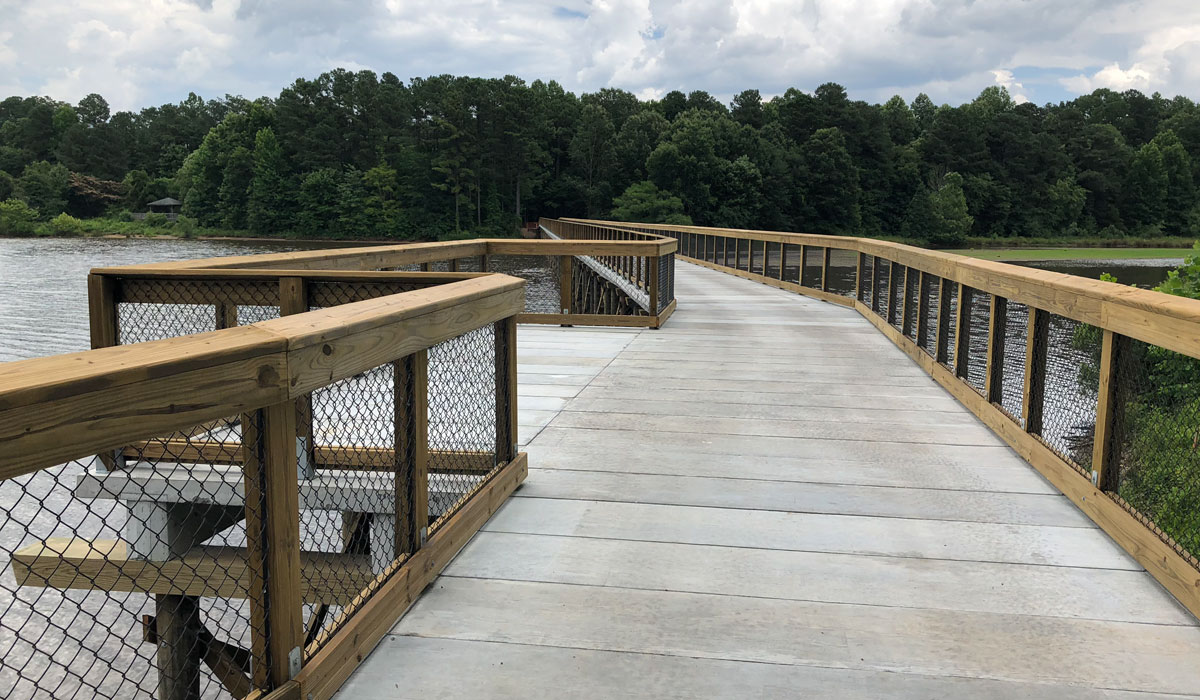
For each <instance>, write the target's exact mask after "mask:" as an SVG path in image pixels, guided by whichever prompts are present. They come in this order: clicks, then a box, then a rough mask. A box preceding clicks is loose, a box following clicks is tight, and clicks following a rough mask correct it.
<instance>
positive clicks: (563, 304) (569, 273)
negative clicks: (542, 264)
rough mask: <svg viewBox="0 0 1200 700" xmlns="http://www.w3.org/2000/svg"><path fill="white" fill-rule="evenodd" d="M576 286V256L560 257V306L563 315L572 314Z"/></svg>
mask: <svg viewBox="0 0 1200 700" xmlns="http://www.w3.org/2000/svg"><path fill="white" fill-rule="evenodd" d="M574 284H575V256H574V255H560V256H559V258H558V306H559V308H560V309H561V310H562V313H564V314H569V313H571V306H572V304H571V296H572V295H571V290H572V287H573V286H574Z"/></svg>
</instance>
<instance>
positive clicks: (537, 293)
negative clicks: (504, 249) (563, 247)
mask: <svg viewBox="0 0 1200 700" xmlns="http://www.w3.org/2000/svg"><path fill="white" fill-rule="evenodd" d="M488 271H489V272H502V273H504V274H506V275H512V276H513V277H520V278H521V279H523V280H525V282H526V285H525V312H526V313H531V314H557V313H562V303H561V302H562V297H561V295H560V291H559V289H560V286H561V283H562V277H561V275H560V274H559V257H558V256H557V255H493V256H491V257H490V258H489V259H488Z"/></svg>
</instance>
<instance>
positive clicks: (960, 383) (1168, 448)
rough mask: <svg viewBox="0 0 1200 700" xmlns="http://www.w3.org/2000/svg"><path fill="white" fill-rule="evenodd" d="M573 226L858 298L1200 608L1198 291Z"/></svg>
mask: <svg viewBox="0 0 1200 700" xmlns="http://www.w3.org/2000/svg"><path fill="white" fill-rule="evenodd" d="M572 223H573V224H574V225H575V226H576V227H577V228H578V229H581V230H583V233H581V234H580V235H581V236H586V230H587V229H588V228H594V229H595V230H597V231H605V230H611V229H613V228H618V229H619V228H628V229H630V230H636V231H638V232H641V233H652V234H657V235H668V236H673V237H675V238H677V239H678V240H679V245H680V256H681V257H682V259H684V260H687V261H689V262H692V263H696V264H699V265H703V266H705V267H710V268H712V269H716V270H720V271H722V272H727V273H729V274H734V275H737V276H740V277H744V278H747V279H752V280H756V281H759V282H762V283H764V284H769V285H772V286H775V287H779V288H782V289H786V290H789V291H793V292H797V293H800V294H804V295H807V296H811V297H815V298H818V299H822V300H825V301H829V302H832V303H835V304H840V305H842V306H848V307H852V308H854V309H856V310H857V311H859V312H860V313H861V314H862V315H863V316H865V317H866V318H867V319H868V320H870V321H871V323H873V324H874V325H875V326H876V327H877V328H878V329H879V330H880V331H881V332H883V333H884V334H885V335H886V336H887V337H888V338H890V339H891V340H892V341H893V342H894V343H895V344H896V345H897V346H899V347H900V348H901V349H903V350H904V351H905V352H906V353H907V354H908V355H909V356H910V357H911V358H912V359H913V360H914V361H915V362H916V363H917V364H918V365H920V366H921V367H922V368H923V369H924V370H925V371H926V372H928V373H929V374H930V375H931V376H932V377H933V378H934V379H935V380H937V381H938V383H940V384H941V385H942V386H944V387H945V388H946V389H947V390H949V391H950V392H951V393H952V394H953V395H954V396H955V397H956V398H957V399H958V400H959V401H960V402H962V403H963V405H965V406H966V407H967V408H969V409H970V410H971V411H972V412H973V413H974V414H975V415H977V416H978V417H979V418H980V419H981V420H983V421H984V423H986V424H987V425H988V426H989V427H990V428H991V429H992V430H993V431H994V432H995V433H996V434H997V435H999V436H1000V437H1001V438H1003V439H1004V440H1005V441H1006V442H1007V443H1008V444H1009V445H1011V446H1012V447H1013V449H1015V450H1016V451H1017V452H1018V453H1019V454H1020V455H1021V456H1022V457H1024V458H1025V459H1026V460H1027V461H1028V462H1029V463H1030V464H1032V465H1033V466H1034V467H1035V468H1037V469H1038V471H1040V472H1041V473H1042V474H1043V475H1044V476H1045V477H1046V478H1047V479H1048V480H1049V481H1050V482H1051V483H1053V484H1054V485H1055V487H1057V488H1058V489H1059V490H1060V491H1061V492H1062V493H1063V494H1065V495H1066V496H1067V497H1069V498H1070V499H1071V500H1072V501H1073V502H1074V503H1075V504H1076V505H1077V506H1078V507H1079V508H1080V509H1081V510H1082V511H1083V512H1084V513H1086V514H1087V515H1088V517H1090V518H1091V519H1092V520H1093V521H1095V522H1096V523H1097V524H1098V525H1100V527H1101V528H1103V529H1104V530H1105V532H1107V533H1108V534H1109V535H1110V536H1111V537H1112V538H1113V539H1114V540H1115V541H1116V542H1117V543H1118V544H1119V545H1120V546H1121V547H1123V548H1124V549H1125V550H1126V551H1128V552H1129V553H1130V554H1131V555H1132V556H1133V557H1134V558H1135V559H1137V561H1138V562H1139V563H1141V564H1142V566H1144V567H1146V569H1147V570H1148V571H1149V572H1150V573H1151V574H1153V575H1154V577H1155V578H1157V579H1158V580H1159V581H1160V582H1161V583H1162V585H1163V586H1164V587H1165V588H1166V589H1167V590H1168V591H1170V592H1171V593H1172V594H1173V595H1174V596H1175V597H1176V598H1177V599H1178V600H1179V601H1180V602H1181V603H1183V605H1184V606H1186V607H1187V608H1188V609H1189V610H1190V611H1191V612H1192V613H1193V614H1196V615H1200V560H1198V559H1197V555H1198V554H1200V515H1198V514H1200V380H1197V377H1200V360H1198V359H1197V358H1200V301H1197V300H1193V299H1186V298H1180V297H1175V296H1170V295H1167V294H1162V293H1158V292H1154V291H1149V290H1143V289H1137V288H1133V287H1128V286H1122V285H1119V284H1113V283H1109V282H1103V281H1098V280H1090V279H1084V278H1080V277H1076V276H1072V275H1065V274H1061V273H1056V272H1050V271H1047V270H1038V269H1033V268H1026V267H1018V266H1014V265H1007V264H1004V263H997V262H989V261H983V260H975V259H972V258H967V257H963V256H959V255H953V254H949V253H942V252H936V251H930V250H925V249H921V248H916V247H912V246H907V245H902V244H897V243H889V242H885V241H877V240H873V239H869V238H851V237H839V236H820V235H809V234H793V233H778V232H768V231H742V230H731V229H718V228H704V227H695V226H666V225H652V224H623V223H614V222H589V221H582V220H579V221H572Z"/></svg>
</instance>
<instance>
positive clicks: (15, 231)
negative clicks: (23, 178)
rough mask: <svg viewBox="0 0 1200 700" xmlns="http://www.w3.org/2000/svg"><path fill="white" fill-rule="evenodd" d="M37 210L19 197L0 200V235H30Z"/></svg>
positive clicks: (36, 217)
mask: <svg viewBox="0 0 1200 700" xmlns="http://www.w3.org/2000/svg"><path fill="white" fill-rule="evenodd" d="M37 219H38V212H37V210H36V209H32V208H30V206H29V205H28V204H26V203H25V202H22V201H21V200H19V199H6V200H4V201H3V202H0V236H32V235H33V233H34V228H35V224H36V223H37Z"/></svg>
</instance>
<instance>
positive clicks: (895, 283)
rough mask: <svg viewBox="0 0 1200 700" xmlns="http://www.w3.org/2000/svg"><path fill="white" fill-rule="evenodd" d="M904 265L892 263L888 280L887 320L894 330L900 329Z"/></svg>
mask: <svg viewBox="0 0 1200 700" xmlns="http://www.w3.org/2000/svg"><path fill="white" fill-rule="evenodd" d="M907 269H908V268H906V267H904V266H903V265H900V264H898V263H892V274H891V277H890V279H889V281H888V300H887V320H888V323H889V324H890V325H891V326H892V327H893V328H895V329H896V330H900V329H901V326H900V324H901V321H902V320H903V319H902V318H901V316H902V314H903V311H904V276H905V274H906V272H907Z"/></svg>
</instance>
